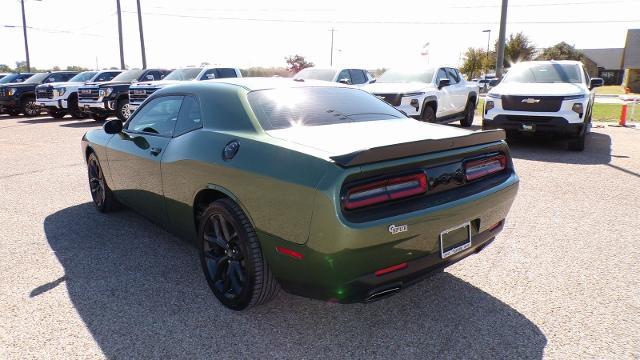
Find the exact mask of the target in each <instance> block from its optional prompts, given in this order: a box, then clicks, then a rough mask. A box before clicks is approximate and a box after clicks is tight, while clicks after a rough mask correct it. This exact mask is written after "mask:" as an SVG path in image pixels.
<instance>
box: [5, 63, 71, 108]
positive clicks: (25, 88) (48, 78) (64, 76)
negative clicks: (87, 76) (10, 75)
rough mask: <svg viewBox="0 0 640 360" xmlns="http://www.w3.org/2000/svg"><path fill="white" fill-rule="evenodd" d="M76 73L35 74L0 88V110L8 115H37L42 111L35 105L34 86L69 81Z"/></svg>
mask: <svg viewBox="0 0 640 360" xmlns="http://www.w3.org/2000/svg"><path fill="white" fill-rule="evenodd" d="M76 74H78V72H77V71H54V72H46V73H38V74H35V75H33V76H31V77H29V78H28V79H26V80H25V81H23V82H21V83H9V84H4V85H2V87H0V108H2V109H3V111H4V112H6V113H8V114H10V115H14V116H15V115H18V114H20V113H22V114H24V115H26V116H36V115H39V114H40V112H41V111H42V109H41V108H40V106H38V104H37V103H36V86H38V85H41V84H47V83H52V82H65V81H69V79H71V78H72V77H74V76H76Z"/></svg>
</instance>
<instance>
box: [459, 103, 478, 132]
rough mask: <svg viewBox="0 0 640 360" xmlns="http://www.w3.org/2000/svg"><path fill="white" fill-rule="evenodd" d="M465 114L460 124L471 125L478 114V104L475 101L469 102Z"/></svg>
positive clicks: (463, 125)
mask: <svg viewBox="0 0 640 360" xmlns="http://www.w3.org/2000/svg"><path fill="white" fill-rule="evenodd" d="M464 114H465V115H464V118H463V119H461V120H460V125H461V126H462V127H469V126H471V124H473V117H474V116H475V115H476V106H475V104H474V103H473V101H469V102H468V103H467V107H466V108H465V110H464Z"/></svg>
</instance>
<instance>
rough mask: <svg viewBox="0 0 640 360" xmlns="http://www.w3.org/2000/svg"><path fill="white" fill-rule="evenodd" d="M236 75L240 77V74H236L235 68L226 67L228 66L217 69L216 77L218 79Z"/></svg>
mask: <svg viewBox="0 0 640 360" xmlns="http://www.w3.org/2000/svg"><path fill="white" fill-rule="evenodd" d="M234 77H238V75H236V70H235V69H226V68H222V69H216V78H218V79H222V78H234Z"/></svg>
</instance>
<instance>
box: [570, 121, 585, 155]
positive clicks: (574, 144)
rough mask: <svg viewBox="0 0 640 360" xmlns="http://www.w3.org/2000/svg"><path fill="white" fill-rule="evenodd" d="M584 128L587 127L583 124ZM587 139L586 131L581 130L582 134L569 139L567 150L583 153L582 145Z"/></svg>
mask: <svg viewBox="0 0 640 360" xmlns="http://www.w3.org/2000/svg"><path fill="white" fill-rule="evenodd" d="M585 126H587V125H586V124H585ZM586 138H587V129H586V128H585V129H583V130H582V134H580V135H578V136H577V137H575V138H573V139H570V140H569V142H568V143H567V148H568V149H569V150H571V151H584V143H585V140H586Z"/></svg>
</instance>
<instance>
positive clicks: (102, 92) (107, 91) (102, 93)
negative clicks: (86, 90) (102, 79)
mask: <svg viewBox="0 0 640 360" xmlns="http://www.w3.org/2000/svg"><path fill="white" fill-rule="evenodd" d="M112 92H113V88H110V87H108V88H104V89H100V91H98V95H99V96H100V97H105V96H109V95H111V93H112Z"/></svg>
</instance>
